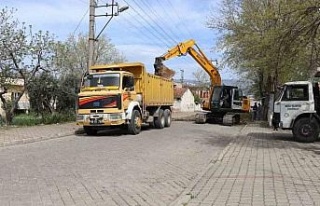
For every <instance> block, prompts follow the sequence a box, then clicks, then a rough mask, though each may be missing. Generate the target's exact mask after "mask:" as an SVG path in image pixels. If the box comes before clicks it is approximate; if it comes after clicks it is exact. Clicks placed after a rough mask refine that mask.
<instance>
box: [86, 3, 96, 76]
mask: <svg viewBox="0 0 320 206" xmlns="http://www.w3.org/2000/svg"><path fill="white" fill-rule="evenodd" d="M95 7H96V1H95V0H90V8H89V48H88V49H89V57H88V68H87V69H88V73H89V69H90V66H92V64H93V57H94V42H95V38H94V29H95V28H94V24H95V22H94V20H95V19H94V18H95Z"/></svg>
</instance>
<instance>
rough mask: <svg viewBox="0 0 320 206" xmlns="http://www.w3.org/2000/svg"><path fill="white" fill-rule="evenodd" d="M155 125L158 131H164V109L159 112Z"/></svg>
mask: <svg viewBox="0 0 320 206" xmlns="http://www.w3.org/2000/svg"><path fill="white" fill-rule="evenodd" d="M154 125H155V127H156V128H158V129H163V128H164V125H165V118H164V111H163V109H160V110H159V114H158V117H155V118H154Z"/></svg>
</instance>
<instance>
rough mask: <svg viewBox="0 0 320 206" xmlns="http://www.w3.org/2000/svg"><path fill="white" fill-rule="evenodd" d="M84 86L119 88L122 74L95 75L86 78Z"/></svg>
mask: <svg viewBox="0 0 320 206" xmlns="http://www.w3.org/2000/svg"><path fill="white" fill-rule="evenodd" d="M84 86H85V87H117V88H119V86H120V74H93V75H91V76H88V77H86V78H85V82H84Z"/></svg>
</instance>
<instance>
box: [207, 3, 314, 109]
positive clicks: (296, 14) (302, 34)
mask: <svg viewBox="0 0 320 206" xmlns="http://www.w3.org/2000/svg"><path fill="white" fill-rule="evenodd" d="M219 15H220V16H219V17H217V16H214V14H212V17H211V19H210V20H209V21H208V26H209V28H211V29H214V30H216V31H219V32H221V33H222V36H221V41H220V46H221V48H222V49H223V51H224V63H225V65H227V66H229V67H231V68H233V69H235V70H236V71H238V72H239V73H240V74H241V75H242V76H243V78H244V79H248V80H251V81H252V82H253V85H252V87H253V88H252V91H254V92H255V95H256V96H257V97H260V98H263V99H264V100H265V101H264V102H263V105H264V106H265V107H264V108H266V106H267V104H266V103H267V102H268V100H269V97H270V95H271V94H272V93H273V92H275V88H276V86H277V85H279V84H281V83H283V82H285V81H289V80H297V79H306V78H308V77H310V76H311V74H312V73H313V72H314V71H315V69H316V67H317V66H319V44H318V42H319V34H318V30H319V24H320V19H319V18H320V14H319V2H318V1H316V0H310V1H301V0H290V1H287V0H243V1H238V0H224V1H223V6H222V7H221V11H220V13H219ZM264 114H266V111H265V112H264Z"/></svg>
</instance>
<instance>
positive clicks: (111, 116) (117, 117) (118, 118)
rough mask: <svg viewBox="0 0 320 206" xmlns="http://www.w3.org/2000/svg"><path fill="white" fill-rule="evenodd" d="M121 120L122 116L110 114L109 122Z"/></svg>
mask: <svg viewBox="0 0 320 206" xmlns="http://www.w3.org/2000/svg"><path fill="white" fill-rule="evenodd" d="M120 119H122V115H121V114H118V113H117V114H110V120H120Z"/></svg>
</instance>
